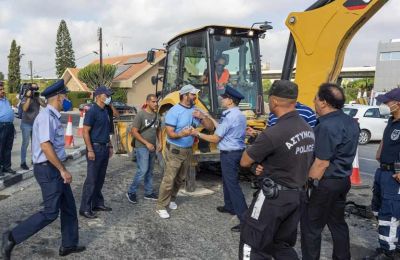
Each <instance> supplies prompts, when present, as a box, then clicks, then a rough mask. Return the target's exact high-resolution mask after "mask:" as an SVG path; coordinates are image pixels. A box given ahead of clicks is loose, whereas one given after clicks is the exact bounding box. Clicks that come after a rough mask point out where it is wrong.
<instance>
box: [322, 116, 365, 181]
mask: <svg viewBox="0 0 400 260" xmlns="http://www.w3.org/2000/svg"><path fill="white" fill-rule="evenodd" d="M314 132H315V157H316V158H318V159H320V160H327V161H329V166H328V168H327V169H326V170H325V173H324V177H332V176H334V177H346V176H350V175H351V171H352V169H353V160H354V157H355V155H356V151H357V146H358V136H359V134H360V128H359V126H358V123H357V122H356V121H355V120H354V119H353V118H352V117H350V116H348V115H346V114H345V113H344V112H343V111H342V110H341V109H339V110H337V111H334V112H331V113H329V114H326V115H323V116H321V117H319V118H318V123H317V125H316V126H315V129H314Z"/></svg>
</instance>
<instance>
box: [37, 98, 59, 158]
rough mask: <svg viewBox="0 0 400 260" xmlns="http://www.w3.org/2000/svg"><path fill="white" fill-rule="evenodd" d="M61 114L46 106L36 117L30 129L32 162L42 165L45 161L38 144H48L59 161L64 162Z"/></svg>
mask: <svg viewBox="0 0 400 260" xmlns="http://www.w3.org/2000/svg"><path fill="white" fill-rule="evenodd" d="M60 118H61V114H60V112H58V111H57V109H55V108H54V107H53V106H51V105H47V107H46V108H44V109H42V110H41V111H40V112H39V114H38V116H37V117H36V119H35V121H34V123H33V128H32V161H33V163H42V162H45V161H47V158H46V156H45V154H44V153H43V151H42V148H41V147H40V144H42V143H45V142H50V143H51V144H52V146H53V149H54V151H55V152H56V155H57V157H58V159H59V160H60V161H65V160H66V158H67V154H66V153H65V149H64V145H65V143H64V128H63V126H62V124H61V121H60Z"/></svg>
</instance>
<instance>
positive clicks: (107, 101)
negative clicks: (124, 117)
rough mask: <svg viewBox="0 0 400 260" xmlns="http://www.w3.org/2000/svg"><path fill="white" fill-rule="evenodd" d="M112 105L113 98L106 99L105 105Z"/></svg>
mask: <svg viewBox="0 0 400 260" xmlns="http://www.w3.org/2000/svg"><path fill="white" fill-rule="evenodd" d="M110 103H111V97H108V98H106V100H104V104H106V105H109V104H110Z"/></svg>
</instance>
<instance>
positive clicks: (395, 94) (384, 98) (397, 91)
mask: <svg viewBox="0 0 400 260" xmlns="http://www.w3.org/2000/svg"><path fill="white" fill-rule="evenodd" d="M376 100H378V101H379V102H381V103H387V102H389V101H400V88H394V89H392V90H391V91H389V92H388V93H386V94H383V95H379V96H377V97H376Z"/></svg>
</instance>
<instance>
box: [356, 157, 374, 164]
mask: <svg viewBox="0 0 400 260" xmlns="http://www.w3.org/2000/svg"><path fill="white" fill-rule="evenodd" d="M358 158H359V159H360V160H365V161H371V162H377V163H378V161H377V160H376V159H368V158H365V157H358Z"/></svg>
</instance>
